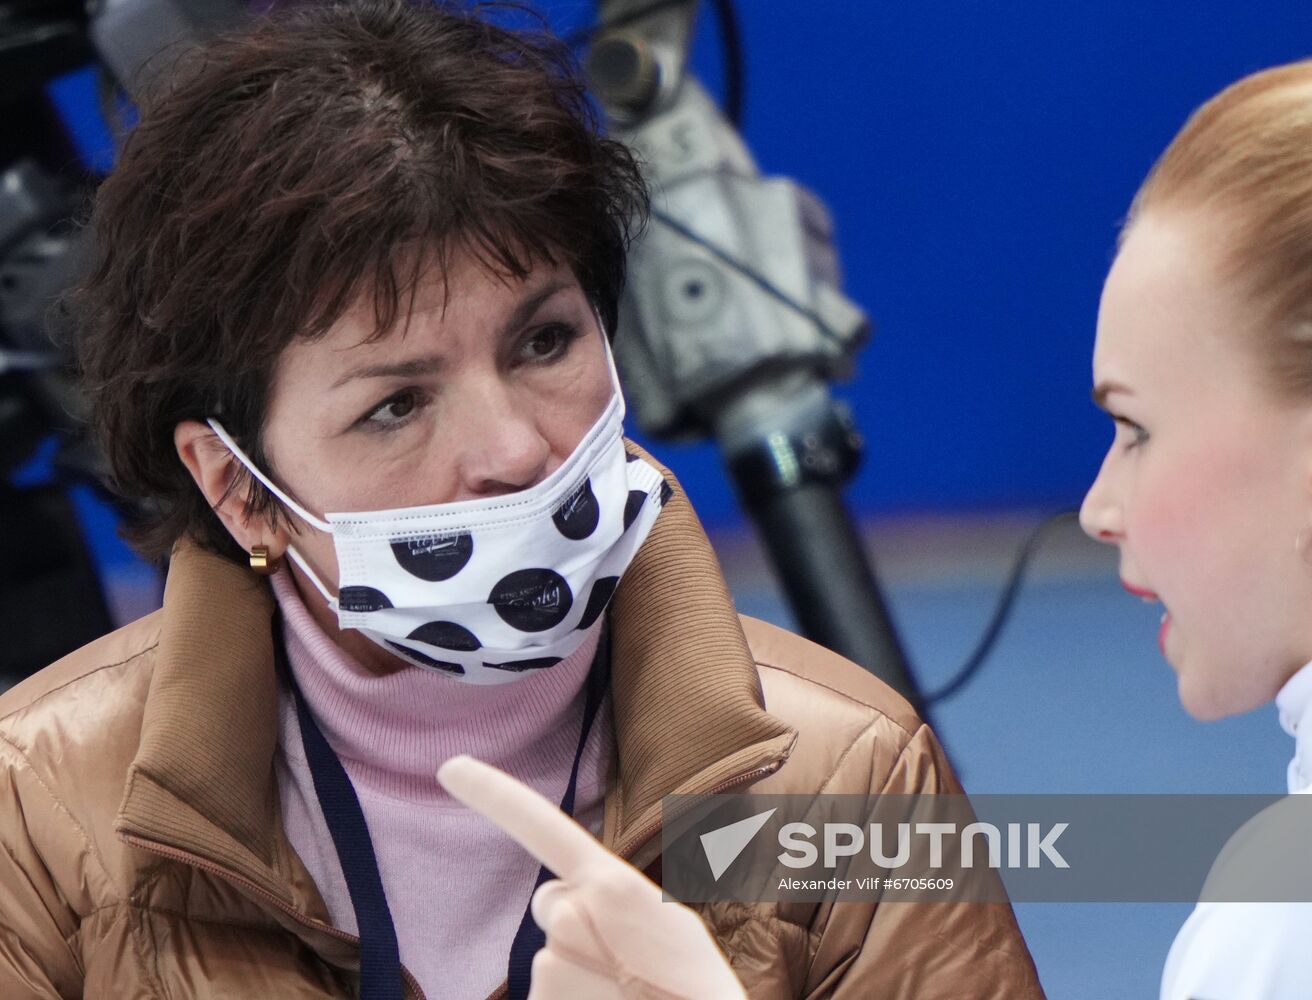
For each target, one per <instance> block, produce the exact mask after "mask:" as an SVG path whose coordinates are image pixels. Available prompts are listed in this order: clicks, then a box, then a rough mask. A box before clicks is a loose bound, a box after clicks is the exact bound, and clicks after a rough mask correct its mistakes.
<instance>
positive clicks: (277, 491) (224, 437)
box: [205, 417, 337, 611]
mask: <svg viewBox="0 0 1312 1000" xmlns="http://www.w3.org/2000/svg"><path fill="white" fill-rule="evenodd" d="M205 422H206V423H207V424H209V425H210V430H212V431H214V433H215V434H217V435H218V437H219V440H220V441H222V442H223V444H224V446H225V447H226V448H227V449H228V451H230V452H232V456H233V458H235V459H236V460H237V461H238V462H240V463H241V464H242V466H243V467H244V468H245V469H246V471H247V472H249V473H250V474H251V475H252V476H254V477H255V478H256V479H258V480H259V481H260V482H261V483H263V484H264V486H265V488H266V489H268V491H269V492H270V493H272V494H273V495H274V496H276V497H277V498H278V499H279V500H281V501H282V502H283V503H285V504H286V505H287V506H288V507H290V508H291V509H292V510H294V511H295V512H296V513H297V514H298V515H299V516H300V517H301V518H302V519H303V520H305V521H307V522H309V523H310V524H312V525H314V526H315V527H316V528H318V529H319V530H320V531H322V532H325V533H326V534H328V535H330V536H331V535H332V533H333V526H332V525H331V524H329V523H328V522H327V521H325V520H323V519H322V518H319V517H315V516H314V515H313V514H311V513H310V512H309V511H308V510H306V509H305V508H304V507H302V506H301V505H300V504H298V503H297V502H296V501H295V500H293V499H292V498H291V497H290V496H288V495H287V493H286V492H285V491H284V490H283V489H281V488H280V487H279V486H278V484H277V483H275V482H274V481H273V480H272V479H270V478H269V477H268V476H266V475H265V474H264V473H263V472H261V471H260V470H259V469H258V468H257V467H256V465H255V463H254V462H252V461H251V460H250V457H249V456H248V455H247V454H246V453H245V452H244V451H242V450H241V447H240V446H239V445H238V444H237V442H236V441H234V440H233V439H232V435H231V434H229V433H228V432H227V431H226V430H224V428H223V425H222V424H221V423H219V422H218V420H216V419H215V418H214V417H209V418H208V419H207V420H206V421H205ZM287 555H288V556H290V557H291V559H292V561H293V562H295V563H296V565H297V566H299V567H301V571H302V572H304V573H305V575H306V576H308V577H309V578H310V582H311V583H313V584H314V586H315V589H316V590H318V591H319V593H320V594H322V595H323V598H324V600H325V601H327V602H328V604H329V606H330V607H331V608H332V609H333V610H334V611H336V610H337V598H336V597H334V596H333V594H332V593H331V591H329V590H328V588H327V587H326V586H324V582H323V581H322V580H321V579H319V574H318V573H316V572H315V571H314V570H312V569H311V568H310V564H309V563H308V562H306V561H305V558H304V557H303V556H302V555H301V554H300V553H299V552H297V551H296V549H295V547H293V546H291V545H288V546H287Z"/></svg>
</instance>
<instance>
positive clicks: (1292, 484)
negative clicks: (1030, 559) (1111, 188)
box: [1080, 213, 1312, 719]
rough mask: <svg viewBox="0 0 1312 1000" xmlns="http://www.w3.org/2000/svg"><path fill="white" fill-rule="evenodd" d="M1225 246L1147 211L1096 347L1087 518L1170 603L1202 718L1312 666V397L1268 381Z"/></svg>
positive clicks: (1204, 230)
mask: <svg viewBox="0 0 1312 1000" xmlns="http://www.w3.org/2000/svg"><path fill="white" fill-rule="evenodd" d="M1226 238H1227V234H1226V230H1225V227H1224V226H1223V225H1222V223H1221V222H1220V220H1218V219H1214V218H1211V217H1205V216H1201V215H1180V214H1175V215H1170V214H1168V215H1164V216H1153V215H1152V214H1151V213H1150V214H1148V215H1145V216H1144V217H1142V218H1141V219H1140V220H1138V221H1137V222H1136V223H1135V224H1134V226H1133V228H1132V230H1131V232H1130V233H1129V235H1128V237H1127V238H1126V240H1125V242H1124V245H1123V246H1122V248H1121V251H1120V253H1119V255H1118V256H1117V258H1116V261H1115V263H1114V265H1113V266H1112V269H1111V273H1110V274H1109V275H1108V277H1107V282H1106V285H1105V287H1104V289H1103V295H1102V303H1101V307H1100V309H1099V314H1098V332H1097V340H1096V344H1095V347H1094V355H1093V381H1094V394H1095V399H1096V400H1098V401H1099V404H1100V405H1101V406H1102V407H1103V408H1104V409H1105V410H1106V411H1107V412H1108V414H1109V415H1110V416H1111V417H1112V419H1113V421H1114V422H1115V428H1116V430H1115V437H1114V439H1113V441H1112V444H1111V447H1110V448H1109V449H1108V451H1107V455H1106V457H1105V458H1104V459H1103V463H1102V468H1101V470H1100V471H1099V473H1098V477H1097V479H1096V481H1095V482H1094V483H1093V485H1092V487H1090V489H1089V493H1088V496H1087V497H1086V498H1085V500H1084V506H1083V508H1082V510H1081V512H1080V519H1081V523H1082V525H1083V527H1084V530H1085V531H1086V532H1087V533H1088V534H1089V535H1091V536H1092V537H1094V538H1096V539H1098V540H1099V541H1103V542H1106V543H1108V544H1112V545H1115V546H1116V547H1117V549H1118V550H1119V551H1120V572H1121V579H1122V581H1123V583H1124V584H1125V585H1126V587H1127V589H1130V590H1131V591H1132V592H1135V593H1138V594H1139V595H1140V596H1142V597H1144V598H1145V599H1148V600H1157V601H1160V602H1161V604H1162V605H1163V612H1164V614H1163V623H1162V628H1161V633H1160V635H1159V641H1160V644H1161V647H1162V653H1163V655H1164V656H1165V657H1166V659H1167V661H1168V662H1169V663H1170V665H1171V667H1172V668H1173V669H1174V670H1175V672H1176V675H1177V678H1178V684H1179V693H1180V700H1181V702H1182V703H1183V704H1184V707H1185V708H1186V710H1188V711H1189V712H1190V714H1192V715H1194V716H1195V717H1197V718H1200V719H1213V718H1219V717H1221V716H1225V715H1230V714H1234V713H1237V712H1244V711H1247V710H1249V709H1252V708H1256V707H1257V706H1259V705H1262V704H1264V703H1266V702H1268V701H1270V700H1271V699H1272V698H1273V697H1274V696H1275V694H1276V692H1277V691H1278V690H1279V689H1280V687H1281V685H1282V684H1284V682H1285V681H1286V680H1287V679H1288V678H1289V677H1290V676H1291V675H1292V674H1293V673H1294V672H1295V671H1296V670H1298V669H1299V668H1300V667H1301V666H1303V664H1304V663H1306V662H1308V661H1309V659H1312V564H1309V562H1308V561H1305V558H1304V555H1303V554H1302V553H1300V551H1298V547H1299V545H1300V544H1302V545H1304V546H1306V547H1312V407H1309V406H1305V405H1295V404H1291V403H1289V402H1287V401H1282V400H1280V399H1279V398H1278V397H1277V396H1276V394H1275V393H1273V392H1272V391H1271V389H1270V388H1269V387H1268V385H1267V383H1266V382H1265V381H1264V380H1263V378H1262V375H1261V372H1260V369H1259V367H1258V364H1257V358H1258V354H1257V351H1258V350H1259V349H1260V348H1258V347H1257V346H1256V345H1257V344H1258V343H1260V341H1258V340H1257V337H1256V334H1257V332H1258V331H1257V330H1256V328H1255V327H1256V320H1255V317H1254V310H1253V309H1252V307H1251V305H1250V304H1249V302H1248V300H1247V299H1246V298H1245V296H1244V295H1243V294H1242V293H1241V292H1240V290H1239V289H1238V288H1237V287H1236V286H1235V285H1234V283H1233V282H1232V281H1231V280H1228V279H1226V278H1225V277H1223V276H1222V275H1221V274H1220V272H1219V268H1218V266H1217V260H1216V256H1217V255H1216V248H1218V247H1223V246H1224V245H1225V242H1224V241H1225V240H1226ZM1308 559H1312V555H1309V556H1308Z"/></svg>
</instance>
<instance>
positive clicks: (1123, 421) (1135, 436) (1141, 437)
mask: <svg viewBox="0 0 1312 1000" xmlns="http://www.w3.org/2000/svg"><path fill="white" fill-rule="evenodd" d="M1112 419H1113V420H1115V421H1116V426H1117V427H1118V428H1120V427H1124V428H1125V429H1126V430H1127V431H1129V432H1130V434H1131V435H1132V439H1131V440H1130V442H1129V443H1128V444H1126V445H1125V450H1126V451H1132V450H1133V449H1135V448H1138V447H1139V446H1140V445H1141V444H1144V443H1145V442H1146V441H1147V440H1148V432H1147V431H1146V430H1144V429H1143V428H1142V427H1140V426H1139V425H1138V424H1136V423H1135V422H1134V421H1133V420H1129V419H1127V418H1126V417H1113V418H1112Z"/></svg>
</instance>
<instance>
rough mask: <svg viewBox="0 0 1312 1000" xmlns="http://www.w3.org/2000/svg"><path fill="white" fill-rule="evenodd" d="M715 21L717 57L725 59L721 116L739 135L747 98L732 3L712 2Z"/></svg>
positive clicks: (728, 0) (738, 27) (740, 41)
mask: <svg viewBox="0 0 1312 1000" xmlns="http://www.w3.org/2000/svg"><path fill="white" fill-rule="evenodd" d="M711 6H713V7H714V8H715V17H716V20H718V21H719V22H720V55H721V58H723V59H724V116H725V117H726V118H728V119H729V122H730V124H732V125H733V127H734V128H735V129H737V130H738V131H739V132H741V131H742V128H743V110H744V108H745V107H746V98H745V97H744V96H743V91H744V89H745V87H746V76H747V74H746V69H745V66H744V61H743V34H742V27H741V25H740V24H739V23H738V11H737V9H736V8H735V7H734V4H733V0H711Z"/></svg>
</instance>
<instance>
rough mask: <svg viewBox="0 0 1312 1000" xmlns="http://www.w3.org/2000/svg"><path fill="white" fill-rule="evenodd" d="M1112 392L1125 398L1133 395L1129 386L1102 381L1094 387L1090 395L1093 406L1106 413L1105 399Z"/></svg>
mask: <svg viewBox="0 0 1312 1000" xmlns="http://www.w3.org/2000/svg"><path fill="white" fill-rule="evenodd" d="M1113 392H1121V393H1124V394H1125V395H1127V396H1133V395H1134V392H1133V391H1132V390H1131V389H1130V387H1129V386H1126V385H1122V384H1121V383H1120V382H1111V381H1103V382H1099V383H1098V384H1097V385H1095V386H1094V387H1093V392H1092V393H1090V395H1091V396H1092V397H1093V405H1094V406H1096V407H1098V409H1100V410H1103V411H1106V409H1107V397H1108V396H1110V395H1111V394H1112V393H1113Z"/></svg>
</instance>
